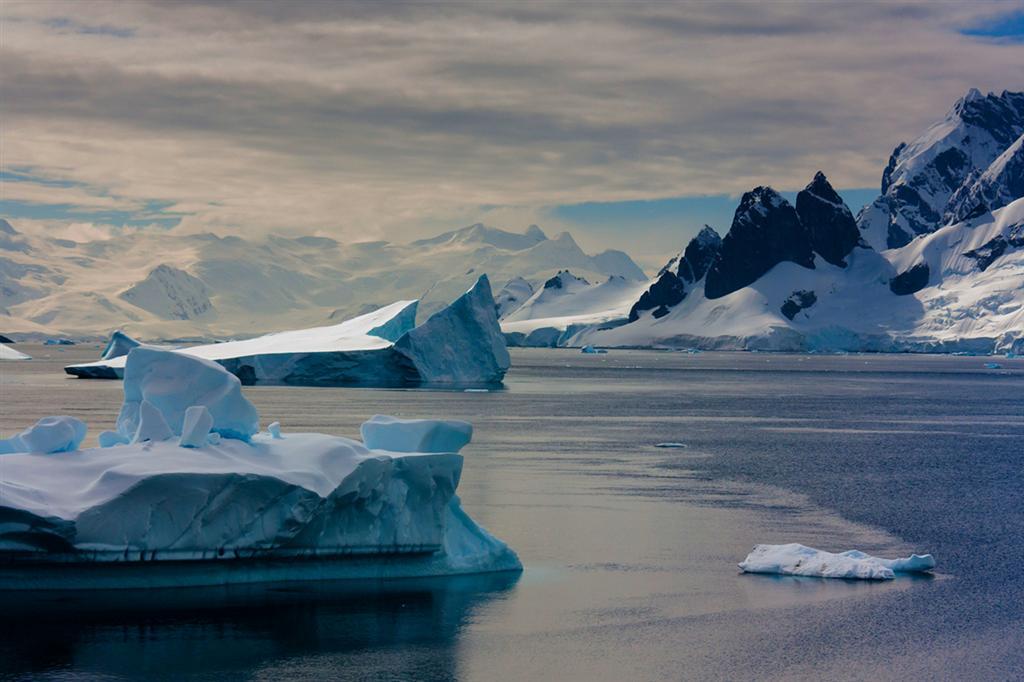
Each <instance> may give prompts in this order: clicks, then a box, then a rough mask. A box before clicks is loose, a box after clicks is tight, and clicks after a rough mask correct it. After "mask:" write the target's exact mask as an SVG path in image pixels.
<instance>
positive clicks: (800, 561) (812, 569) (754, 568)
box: [739, 542, 935, 580]
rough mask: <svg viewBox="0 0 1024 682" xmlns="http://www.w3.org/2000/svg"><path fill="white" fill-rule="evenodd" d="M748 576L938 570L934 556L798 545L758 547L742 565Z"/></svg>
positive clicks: (862, 576) (886, 575) (864, 576)
mask: <svg viewBox="0 0 1024 682" xmlns="http://www.w3.org/2000/svg"><path fill="white" fill-rule="evenodd" d="M739 567H740V570H741V571H743V572H744V573H774V574H778V575H799V576H812V577H817V578H855V579H859V580H892V579H893V578H895V577H896V573H922V572H927V571H930V570H932V569H933V568H935V558H934V557H932V555H931V554H923V555H921V554H913V555H911V556H909V557H907V558H905V559H880V558H878V557H873V556H871V555H870V554H865V553H864V552H861V551H858V550H855V549H851V550H849V551H846V552H840V553H838V554H833V553H832V552H825V551H822V550H820V549H814V548H813V547H806V546H804V545H801V544H797V543H795V542H794V543H790V544H788V545H755V546H754V549H753V550H751V552H750V554H748V555H747V558H746V559H744V560H743V561H742V562H740V564H739Z"/></svg>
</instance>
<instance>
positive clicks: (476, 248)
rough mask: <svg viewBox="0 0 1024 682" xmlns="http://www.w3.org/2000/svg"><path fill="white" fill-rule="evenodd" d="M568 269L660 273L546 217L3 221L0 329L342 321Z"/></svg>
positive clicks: (203, 332) (139, 329)
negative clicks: (35, 229) (406, 238)
mask: <svg viewBox="0 0 1024 682" xmlns="http://www.w3.org/2000/svg"><path fill="white" fill-rule="evenodd" d="M564 268H572V269H573V271H575V272H579V273H581V275H583V276H586V277H589V278H592V279H599V278H607V277H611V276H615V277H620V278H623V279H625V280H629V281H633V282H640V283H642V282H644V281H646V278H647V277H646V275H645V274H644V272H643V270H641V269H640V268H639V267H638V266H637V265H636V264H635V263H634V262H633V261H632V259H630V257H629V256H628V255H626V254H625V253H623V252H621V251H604V252H602V253H599V254H596V255H593V256H591V255H587V254H586V253H584V252H583V251H582V250H581V249H580V247H579V246H578V245H577V244H576V242H575V241H574V240H573V238H572V236H571V235H570V234H569V233H567V232H563V233H561V234H559V235H558V236H556V237H554V238H551V239H549V238H548V237H547V235H545V234H544V232H543V231H542V230H541V229H540V228H539V227H537V226H536V225H532V226H530V227H529V229H527V230H526V232H525V233H523V234H517V233H513V232H506V231H504V230H499V229H495V228H491V227H486V226H484V225H480V224H476V225H471V226H468V227H465V228H462V229H459V230H454V231H451V232H446V233H445V234H442V235H439V236H437V237H434V238H432V239H424V240H420V241H415V242H412V243H408V244H393V243H389V242H383V241H377V242H362V243H356V244H341V243H339V242H337V241H335V240H333V239H329V238H326V237H317V236H300V237H283V236H277V235H271V236H268V237H265V238H260V239H244V238H242V237H238V236H227V237H219V236H216V235H213V234H197V235H176V234H171V233H167V232H163V231H143V230H139V231H134V232H130V233H125V234H124V235H121V236H119V237H117V238H114V239H106V240H97V241H88V242H74V241H69V240H65V239H52V238H45V237H39V236H33V235H28V234H22V233H20V232H19V231H18V230H17V229H16V227H15V226H14V225H12V224H11V223H10V222H8V221H5V220H0V331H3V332H4V333H8V334H14V335H15V336H21V337H25V336H26V335H68V336H76V337H95V336H106V335H107V334H109V333H110V332H111V331H112V330H114V329H123V330H125V331H127V332H129V333H131V334H132V335H133V336H138V337H140V338H143V339H150V340H152V339H207V338H225V337H231V336H235V335H253V334H256V333H262V332H267V331H278V330H282V329H294V328H301V327H309V326H315V325H318V324H329V323H331V322H340V321H341V320H344V319H346V318H349V317H353V316H355V315H358V314H362V313H365V312H368V311H370V310H373V309H375V308H377V307H380V306H382V305H387V304H389V303H392V302H393V301H395V300H398V299H420V314H421V315H423V316H426V315H429V314H430V313H432V312H435V311H436V310H438V309H440V308H441V307H443V306H445V305H447V304H448V303H450V302H451V301H452V300H454V299H455V298H456V297H458V296H459V295H461V294H462V293H463V292H464V291H465V290H467V289H468V288H470V287H471V286H472V285H473V283H474V282H475V281H476V280H477V278H478V277H479V276H480V275H481V274H485V273H486V274H488V275H490V276H491V278H492V279H497V280H500V281H502V282H504V281H506V280H509V279H512V278H515V277H520V278H525V279H523V281H524V282H525V281H532V282H537V283H539V282H543V281H544V280H546V279H547V278H548V277H550V276H551V275H553V274H555V273H556V272H558V271H559V270H560V269H564ZM528 286H529V285H528Z"/></svg>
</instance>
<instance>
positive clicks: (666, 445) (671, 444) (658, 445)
mask: <svg viewBox="0 0 1024 682" xmlns="http://www.w3.org/2000/svg"><path fill="white" fill-rule="evenodd" d="M654 447H656V448H685V447H688V446H687V445H686V443H676V442H674V441H668V442H666V443H656V444H655V445H654Z"/></svg>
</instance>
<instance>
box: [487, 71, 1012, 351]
mask: <svg viewBox="0 0 1024 682" xmlns="http://www.w3.org/2000/svg"><path fill="white" fill-rule="evenodd" d="M1022 133H1024V93H1012V92H1003V93H1002V94H1001V95H999V96H996V95H993V94H990V95H988V96H983V95H981V94H980V93H979V92H978V91H976V90H972V91H971V92H970V93H968V94H967V96H966V97H964V98H963V99H961V100H960V101H958V102H957V103H956V105H955V106H954V107H953V109H952V110H951V111H950V113H949V114H948V115H947V116H946V118H944V119H943V120H942V121H941V122H939V123H937V124H935V125H933V126H932V127H931V128H929V129H928V131H926V132H925V134H923V135H922V136H921V137H919V138H918V139H917V140H915V141H914V142H912V143H911V144H909V145H908V144H901V145H899V146H898V147H897V148H896V151H895V152H894V153H893V156H892V158H891V159H890V162H889V165H888V167H887V168H886V169H885V171H884V173H883V179H882V195H881V196H880V197H879V198H878V199H877V200H875V201H874V202H873V203H872V204H871V205H869V206H867V207H865V208H864V209H863V210H862V211H861V212H860V214H859V215H858V217H857V218H856V219H855V218H854V216H853V213H852V212H851V211H850V208H849V207H848V206H847V205H846V203H845V202H844V201H843V200H842V198H841V197H840V196H839V194H838V193H837V192H836V191H835V190H834V189H833V188H832V186H831V185H830V184H829V182H828V179H827V178H826V177H825V175H824V174H823V173H821V172H818V173H817V174H816V175H815V176H814V179H813V180H812V181H811V182H810V184H808V185H807V187H805V188H804V189H803V190H802V191H800V192H799V193H798V194H797V197H796V202H795V206H794V205H793V204H790V203H789V202H788V201H786V199H785V198H783V197H782V196H781V195H780V194H779V193H778V192H776V191H775V190H773V189H771V188H770V187H756V188H754V189H753V190H752V191H750V192H747V193H746V194H744V195H743V198H742V200H741V201H740V204H739V206H738V207H737V209H736V213H735V215H734V217H733V221H732V225H731V226H730V229H729V231H728V232H727V233H726V234H725V236H724V238H722V239H719V238H718V235H717V233H715V231H714V230H712V229H711V228H705V229H704V230H703V231H702V232H701V233H700V234H699V235H698V236H697V237H696V238H695V239H694V240H692V241H691V242H690V244H689V245H688V246H687V247H686V249H685V250H684V251H683V252H682V253H680V254H679V255H678V256H676V257H674V258H672V259H671V260H670V261H669V262H668V264H667V265H666V266H665V267H664V268H662V269H661V271H660V272H659V273H658V274H657V276H656V277H654V278H653V279H652V280H651V281H650V282H649V284H648V286H647V287H646V288H645V290H644V291H643V293H642V294H641V295H640V296H639V297H638V298H637V299H636V300H635V302H634V303H633V304H632V306H631V307H630V308H628V312H625V311H624V310H623V309H622V308H621V307H620V308H618V309H612V308H611V307H610V306H605V305H601V306H595V307H592V308H591V309H590V310H579V309H576V310H574V311H573V314H572V315H565V316H564V317H561V318H558V317H554V316H552V315H547V316H546V317H543V318H537V319H532V320H529V319H526V317H527V316H528V313H527V311H525V310H523V312H520V313H518V314H517V315H516V321H515V322H514V323H512V322H510V320H511V317H507V318H506V320H505V321H504V322H503V325H502V326H503V329H505V331H506V335H507V336H508V337H509V339H510V341H511V342H513V343H525V344H528V345H530V344H534V343H536V344H538V345H548V344H550V343H552V342H556V343H558V344H559V345H572V346H583V345H593V346H647V347H650V346H654V347H694V346H696V347H704V348H752V349H753V348H756V349H773V350H810V349H822V350H836V351H841V350H876V351H901V350H910V351H958V350H964V351H972V352H980V353H991V352H1002V351H1012V352H1018V353H1019V352H1021V351H1022V350H1024V198H1022V197H1024V178H1022V170H1024V153H1022V145H1024V137H1022ZM616 310H617V312H618V313H619V314H618V316H616V315H614V314H612V313H614V312H616ZM588 319H589V320H591V321H590V322H589V323H586V321H587V320H588Z"/></svg>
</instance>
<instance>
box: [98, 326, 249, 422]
mask: <svg viewBox="0 0 1024 682" xmlns="http://www.w3.org/2000/svg"><path fill="white" fill-rule="evenodd" d="M146 402H148V403H150V404H151V405H153V406H154V407H155V408H156V410H157V411H158V413H159V414H160V415H162V417H163V418H164V420H165V421H166V424H167V426H168V427H169V428H170V435H179V436H180V435H181V429H182V425H183V423H184V419H185V411H186V410H187V409H188V408H190V407H192V406H193V405H203V406H205V407H206V409H208V410H209V411H210V414H211V415H212V416H213V428H212V430H213V431H216V432H217V433H219V434H221V435H222V436H226V437H228V438H240V439H242V440H248V439H249V437H250V436H252V435H253V434H254V433H256V432H257V431H259V415H258V414H257V412H256V408H255V407H253V404H252V403H250V402H249V400H248V398H246V397H245V396H244V395H242V385H241V383H240V382H239V380H238V378H237V377H235V376H233V375H231V374H230V373H228V372H226V371H224V369H223V368H222V367H221V366H220V365H218V364H217V363H215V362H210V361H209V360H204V359H202V358H196V357H192V356H189V355H184V354H182V353H175V352H173V351H166V350H159V349H156V348H147V347H145V346H139V347H138V348H133V349H132V350H131V352H130V353H129V354H128V361H127V363H126V365H125V371H124V404H123V405H122V406H121V413H120V414H119V415H118V417H117V430H118V432H119V433H121V434H122V435H124V436H132V437H133V436H134V435H135V433H136V431H138V429H139V426H140V421H141V420H140V414H141V406H142V405H143V404H144V403H146ZM154 426H155V425H154ZM170 435H168V437H170Z"/></svg>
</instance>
